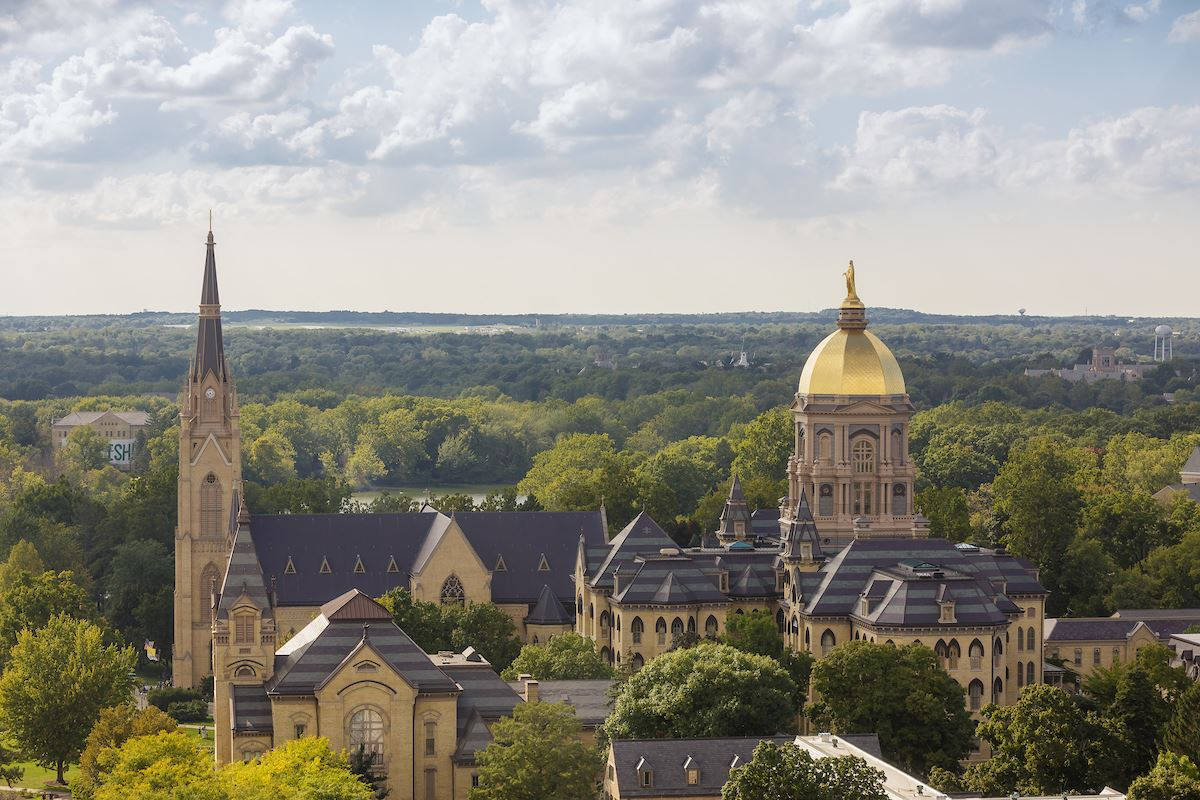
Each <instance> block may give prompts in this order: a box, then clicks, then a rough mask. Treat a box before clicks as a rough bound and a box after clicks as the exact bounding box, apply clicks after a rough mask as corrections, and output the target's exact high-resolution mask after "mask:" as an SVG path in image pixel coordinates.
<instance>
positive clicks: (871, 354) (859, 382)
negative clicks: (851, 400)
mask: <svg viewBox="0 0 1200 800" xmlns="http://www.w3.org/2000/svg"><path fill="white" fill-rule="evenodd" d="M798 391H799V393H800V394H807V395H813V394H868V395H886V394H904V393H905V390H904V373H902V372H901V371H900V365H899V364H897V363H896V357H895V356H894V355H892V351H891V350H889V349H888V346H887V345H886V344H884V343H883V342H882V341H880V339H879V337H878V336H876V335H875V334H873V333H871V332H870V331H866V330H862V329H853V328H849V329H847V328H838V329H837V330H836V331H834V332H833V333H831V334H829V335H828V336H826V337H825V338H824V339H823V340H822V341H821V343H820V344H818V345H817V346H816V348H814V349H813V351H812V355H810V356H809V357H808V361H806V362H804V371H803V372H801V373H800V388H799V390H798Z"/></svg>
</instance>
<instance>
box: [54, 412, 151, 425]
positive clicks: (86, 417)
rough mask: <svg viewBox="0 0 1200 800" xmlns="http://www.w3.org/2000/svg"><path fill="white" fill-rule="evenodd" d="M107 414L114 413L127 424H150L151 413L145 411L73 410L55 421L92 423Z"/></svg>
mask: <svg viewBox="0 0 1200 800" xmlns="http://www.w3.org/2000/svg"><path fill="white" fill-rule="evenodd" d="M105 414H112V415H113V416H114V417H116V418H117V419H119V420H121V421H122V422H124V423H125V424H127V425H133V426H139V425H149V424H150V415H149V414H148V413H146V412H145V411H72V412H71V413H70V414H67V415H66V416H65V417H63V418H61V419H57V420H55V421H54V424H55V425H91V424H92V423H93V422H95V421H96V420H98V419H100V418H101V417H103V416H104V415H105Z"/></svg>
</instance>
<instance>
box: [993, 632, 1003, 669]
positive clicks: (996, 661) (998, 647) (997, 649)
mask: <svg viewBox="0 0 1200 800" xmlns="http://www.w3.org/2000/svg"><path fill="white" fill-rule="evenodd" d="M1003 660H1004V642H1002V641H1000V637H999V636H997V637H996V643H995V644H994V645H992V666H993V667H998V666H1000V663H1001V662H1002V661H1003Z"/></svg>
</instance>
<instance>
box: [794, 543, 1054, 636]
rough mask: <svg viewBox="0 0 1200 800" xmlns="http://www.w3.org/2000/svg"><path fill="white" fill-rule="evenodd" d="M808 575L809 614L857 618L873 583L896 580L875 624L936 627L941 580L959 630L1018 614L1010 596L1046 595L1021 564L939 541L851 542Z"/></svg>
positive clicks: (878, 608)
mask: <svg viewBox="0 0 1200 800" xmlns="http://www.w3.org/2000/svg"><path fill="white" fill-rule="evenodd" d="M814 575H815V576H816V579H817V580H819V583H817V585H816V586H812V585H811V584H807V585H806V586H805V587H804V591H805V596H804V598H803V605H804V607H805V610H806V612H807V613H808V614H809V615H810V616H847V615H855V616H858V614H859V599H860V597H861V596H862V593H863V592H864V591H867V590H868V588H869V587H871V586H872V582H873V581H876V580H883V579H889V580H892V581H895V582H896V585H895V586H894V587H889V592H890V594H889V595H888V596H887V597H884V598H883V599H882V600H881V601H880V604H879V605H878V606H876V607H875V610H874V612H873V613H872V614H871V616H872V617H874V618H876V619H877V620H878V624H896V625H908V624H927V623H928V624H936V623H937V620H938V618H939V611H940V609H939V607H938V604H937V594H938V591H939V589H938V587H939V585H940V584H943V583H944V584H946V586H947V587H948V588H947V589H946V590H945V591H948V592H950V594H951V596H952V598H953V599H954V601H955V617H956V619H957V623H956V624H958V625H970V624H979V625H992V624H1001V623H1003V622H1004V621H1005V620H1006V619H1007V616H1006V615H1008V614H1012V613H1016V611H1017V610H1019V609H1018V608H1017V606H1016V605H1015V604H1014V603H1012V601H1011V600H1010V599H1009V596H1011V595H1039V594H1045V591H1046V590H1045V589H1044V588H1043V587H1042V585H1041V584H1040V583H1039V582H1038V580H1037V577H1036V573H1035V571H1034V568H1033V566H1032V565H1031V564H1029V562H1027V561H1025V560H1024V559H1020V558H1016V557H1015V556H1010V555H1007V554H1002V553H996V552H994V551H990V550H985V549H982V548H971V549H970V550H967V549H962V548H958V547H955V546H954V544H952V543H951V542H948V541H946V540H944V539H903V538H889V539H858V540H855V541H853V542H851V543H850V544H848V545H846V547H844V548H843V549H842V550H841V551H840V552H839V553H838V554H837V555H835V556H834V557H833V558H832V559H831V560H830V561H828V562H827V563H826V564H824V565H823V566H822V567H821V569H820V570H819V571H818V572H817V573H814ZM806 577H807V576H806ZM810 580H812V579H810Z"/></svg>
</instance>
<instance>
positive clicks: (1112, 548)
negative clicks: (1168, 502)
mask: <svg viewBox="0 0 1200 800" xmlns="http://www.w3.org/2000/svg"><path fill="white" fill-rule="evenodd" d="M1080 528H1081V533H1082V534H1083V536H1085V537H1087V538H1089V539H1094V540H1096V541H1098V542H1100V544H1102V545H1103V546H1104V549H1105V551H1106V552H1107V553H1108V554H1109V555H1110V556H1111V557H1112V559H1113V561H1115V562H1116V563H1117V566H1119V567H1132V566H1133V565H1134V564H1137V563H1138V562H1139V561H1141V560H1142V559H1144V558H1145V557H1146V556H1147V555H1149V554H1150V551H1151V550H1152V549H1154V548H1155V547H1158V546H1159V545H1163V544H1174V542H1173V541H1170V540H1169V539H1168V537H1167V532H1166V524H1165V521H1164V520H1163V509H1162V506H1161V505H1159V503H1158V501H1157V500H1155V499H1154V498H1153V497H1151V496H1150V495H1149V494H1148V493H1146V492H1140V493H1136V494H1130V493H1128V492H1125V491H1119V490H1116V489H1109V490H1107V491H1102V492H1093V493H1090V494H1089V495H1088V496H1087V498H1086V502H1085V503H1084V505H1083V514H1082V517H1081V520H1080Z"/></svg>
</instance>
